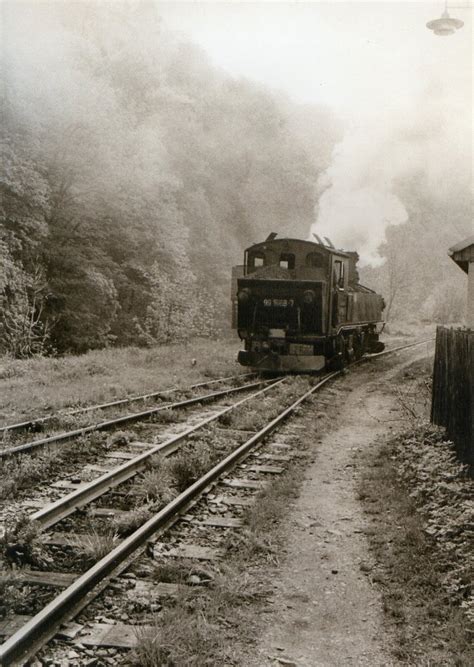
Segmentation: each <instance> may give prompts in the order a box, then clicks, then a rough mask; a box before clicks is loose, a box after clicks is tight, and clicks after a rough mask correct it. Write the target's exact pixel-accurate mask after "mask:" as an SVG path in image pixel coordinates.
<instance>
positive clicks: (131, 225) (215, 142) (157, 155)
mask: <svg viewBox="0 0 474 667" xmlns="http://www.w3.org/2000/svg"><path fill="white" fill-rule="evenodd" d="M148 12H149V13H148V14H147V13H146V12H145V11H144V6H143V5H141V11H140V12H138V11H134V9H133V7H130V6H129V7H128V8H127V7H125V6H118V5H115V6H114V9H113V11H110V9H108V8H107V7H106V6H105V5H104V6H103V7H102V8H100V7H98V6H97V5H95V4H94V6H93V7H92V6H87V5H84V4H83V3H79V4H78V5H75V6H68V8H67V12H66V11H65V10H64V9H61V6H59V5H58V6H56V8H55V10H54V11H52V9H51V5H50V6H49V8H48V5H43V4H42V3H40V4H39V5H37V6H36V8H35V7H34V6H33V5H25V6H23V7H21V6H17V7H16V8H15V12H14V22H13V23H12V26H11V30H10V31H8V32H7V34H8V35H9V41H7V42H6V47H5V62H6V67H5V69H4V72H3V81H2V84H3V91H4V105H3V123H2V136H1V151H2V168H1V176H0V188H1V194H2V197H1V206H0V238H1V243H0V255H1V260H2V268H1V271H0V299H1V301H2V303H1V306H2V310H1V314H0V352H9V353H11V354H14V355H16V356H26V355H28V354H31V353H35V352H41V351H42V350H47V349H54V350H57V351H60V352H62V351H76V352H80V351H84V350H87V349H90V348H96V347H102V346H104V345H107V344H111V343H116V344H127V343H131V342H139V343H144V344H146V343H152V342H155V341H158V342H160V341H169V340H173V339H176V338H178V339H180V338H181V339H182V338H185V337H187V336H189V335H192V334H193V333H194V332H196V331H199V332H200V333H204V334H205V333H208V332H210V331H213V330H214V329H215V328H216V327H217V328H219V327H222V326H227V319H228V308H229V306H228V297H229V289H230V277H229V276H230V267H231V265H232V264H235V263H238V261H239V260H240V258H241V255H242V251H243V248H244V247H245V246H247V245H249V244H250V243H252V242H253V241H257V240H260V239H261V238H262V236H263V235H266V234H268V232H269V231H271V230H272V229H277V230H279V231H282V230H284V229H285V228H286V229H287V232H288V233H292V234H294V235H301V234H303V235H306V234H307V232H308V229H309V225H310V223H311V219H312V215H313V208H314V204H315V197H316V194H315V183H316V181H317V177H318V174H319V173H320V172H321V171H322V170H323V169H324V168H326V167H327V165H328V164H329V160H330V154H331V150H332V147H333V145H334V142H335V140H336V138H337V128H336V125H335V124H334V122H333V121H332V120H331V118H330V116H329V114H328V113H327V112H326V111H324V110H318V109H313V108H302V107H298V106H296V105H293V104H291V103H290V102H289V101H288V100H287V99H286V98H284V97H283V96H280V95H278V94H276V93H270V92H268V91H266V90H263V89H262V88H261V87H258V86H256V85H253V84H251V83H248V82H246V81H240V80H235V79H233V78H231V77H229V76H228V75H226V74H225V73H223V72H221V71H219V70H217V69H215V68H214V67H213V66H211V64H210V63H209V62H208V61H207V59H206V56H205V55H204V54H203V53H202V52H201V51H200V50H199V49H198V48H196V47H194V46H193V45H191V44H189V43H187V42H186V41H183V39H181V38H180V37H178V36H176V35H173V34H169V33H167V31H166V30H165V29H164V28H162V27H161V25H160V23H159V20H158V19H157V16H156V14H155V12H154V10H153V8H152V6H151V5H150V6H149V10H148ZM5 16H6V18H7V19H8V11H6V12H5ZM20 19H21V21H20ZM38 21H39V22H40V23H41V30H36V29H35V28H36V22H38ZM7 22H8V21H7ZM20 24H21V26H22V31H21V33H20V34H19V33H18V31H16V30H15V26H16V25H20ZM25 26H26V31H25ZM28 26H29V28H30V31H28ZM51 44H54V47H52V46H51ZM31 45H32V46H31ZM304 128H310V131H307V130H305V129H304ZM289 221H290V222H291V228H288V222H289Z"/></svg>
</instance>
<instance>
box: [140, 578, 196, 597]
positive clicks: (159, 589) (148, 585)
mask: <svg viewBox="0 0 474 667" xmlns="http://www.w3.org/2000/svg"><path fill="white" fill-rule="evenodd" d="M184 588H185V586H184V585H183V584H170V583H168V582H165V581H159V582H158V583H153V582H151V581H149V580H148V579H135V587H134V588H129V589H128V590H127V595H128V596H129V597H131V598H136V597H137V596H140V597H144V598H151V599H152V600H156V599H157V598H176V597H177V596H178V595H179V593H180V592H181V591H182V590H183V589H184Z"/></svg>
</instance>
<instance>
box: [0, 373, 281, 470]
mask: <svg viewBox="0 0 474 667" xmlns="http://www.w3.org/2000/svg"><path fill="white" fill-rule="evenodd" d="M265 382H268V380H258V381H257V382H251V383H249V384H244V385H241V386H240V387H231V388H230V389H223V390H221V391H215V392H212V393H211V394H204V396H197V397H195V398H188V399H186V400H184V401H177V402H176V403H166V404H165V405H160V406H158V407H155V408H148V409H147V410H142V411H141V412H133V413H130V414H128V415H122V416H121V417H115V418H113V419H108V420H106V421H103V422H99V423H98V424H91V425H90V426H82V427H81V428H77V429H74V430H73V431H66V432H64V433H58V434H57V435H51V436H48V437H47V438H41V439H40V440H33V441H32V442H26V443H24V444H22V445H16V446H14V447H8V448H7V449H0V459H2V458H7V457H9V456H14V455H15V454H21V453H24V452H29V451H31V450H33V449H36V448H38V447H44V446H46V445H50V444H53V443H57V442H66V441H68V440H73V439H74V438H78V437H80V436H82V435H86V434H87V433H94V432H96V431H106V430H108V429H111V428H113V427H114V426H118V425H119V424H126V423H130V422H133V421H139V420H140V419H145V418H147V417H151V416H152V415H154V414H157V413H158V412H163V411H164V410H172V409H175V408H184V407H188V406H190V405H196V404H197V403H205V402H207V401H212V400H214V399H216V398H219V397H220V396H228V395H230V394H235V393H238V392H241V391H247V390H248V389H252V388H253V387H257V386H259V385H261V384H264V383H265Z"/></svg>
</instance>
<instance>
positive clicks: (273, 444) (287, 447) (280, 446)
mask: <svg viewBox="0 0 474 667" xmlns="http://www.w3.org/2000/svg"><path fill="white" fill-rule="evenodd" d="M269 447H273V448H274V449H284V450H290V449H292V447H291V445H286V444H285V443H284V442H270V443H269Z"/></svg>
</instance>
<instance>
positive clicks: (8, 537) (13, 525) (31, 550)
mask: <svg viewBox="0 0 474 667" xmlns="http://www.w3.org/2000/svg"><path fill="white" fill-rule="evenodd" d="M40 534H41V528H40V526H39V525H38V524H37V523H35V522H33V521H31V519H30V518H29V517H28V515H27V514H26V513H23V512H22V513H21V514H20V515H19V516H18V517H17V518H16V519H15V520H14V521H9V522H7V523H6V525H5V530H4V533H3V535H2V536H1V537H0V549H1V554H2V557H3V559H4V560H5V561H6V562H7V563H10V564H15V565H25V564H28V565H37V566H44V565H46V564H49V563H50V562H51V557H50V556H48V554H47V552H46V551H45V548H44V546H43V544H42V543H41V541H40Z"/></svg>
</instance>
